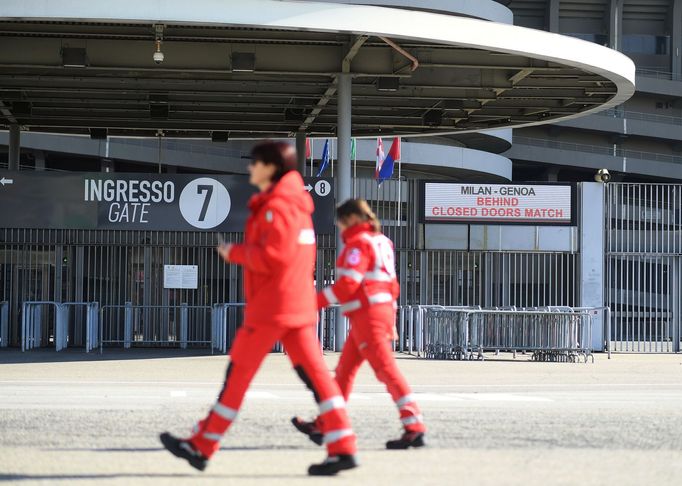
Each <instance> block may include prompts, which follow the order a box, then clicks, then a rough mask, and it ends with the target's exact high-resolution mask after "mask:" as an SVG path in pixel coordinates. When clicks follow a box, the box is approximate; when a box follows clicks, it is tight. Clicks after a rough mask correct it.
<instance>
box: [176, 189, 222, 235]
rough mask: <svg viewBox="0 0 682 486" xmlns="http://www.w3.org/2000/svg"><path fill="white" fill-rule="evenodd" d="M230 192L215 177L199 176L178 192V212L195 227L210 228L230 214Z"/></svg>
mask: <svg viewBox="0 0 682 486" xmlns="http://www.w3.org/2000/svg"><path fill="white" fill-rule="evenodd" d="M231 205H232V202H231V200H230V193H229V192H227V189H225V186H223V185H222V184H221V183H220V182H218V181H217V180H215V179H211V178H209V177H201V178H199V179H194V180H193V181H191V182H190V183H189V184H187V185H186V186H185V188H184V189H183V190H182V193H181V194H180V213H182V217H183V218H185V221H187V222H188V223H189V224H191V225H192V226H194V227H195V228H200V229H211V228H215V227H216V226H218V225H220V224H221V223H222V222H223V221H225V219H226V218H227V215H228V214H230V207H231Z"/></svg>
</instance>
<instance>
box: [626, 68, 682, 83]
mask: <svg viewBox="0 0 682 486" xmlns="http://www.w3.org/2000/svg"><path fill="white" fill-rule="evenodd" d="M636 73H637V74H638V75H639V76H644V77H647V78H656V79H668V80H671V81H681V80H682V74H679V73H671V72H670V71H660V70H658V69H646V68H637V70H636Z"/></svg>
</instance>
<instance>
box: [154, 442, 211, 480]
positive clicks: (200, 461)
mask: <svg viewBox="0 0 682 486" xmlns="http://www.w3.org/2000/svg"><path fill="white" fill-rule="evenodd" d="M159 439H161V443H162V444H163V446H164V447H165V448H166V449H168V451H169V452H170V453H171V454H173V455H174V456H175V457H179V458H181V459H185V460H186V461H187V462H189V464H190V465H191V466H192V467H193V468H194V469H198V470H199V471H203V470H204V469H206V466H207V465H208V458H206V457H204V456H203V454H202V453H201V452H199V451H198V450H196V449H195V448H194V447H192V445H191V444H190V443H189V442H187V441H186V440H181V439H178V438H177V437H173V436H172V435H171V434H169V433H168V432H164V433H163V434H161V435H159Z"/></svg>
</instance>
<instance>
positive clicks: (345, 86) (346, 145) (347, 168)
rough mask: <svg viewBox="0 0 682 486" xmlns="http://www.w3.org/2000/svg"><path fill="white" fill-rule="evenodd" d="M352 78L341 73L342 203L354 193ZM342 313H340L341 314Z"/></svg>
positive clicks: (339, 344) (339, 338) (338, 342)
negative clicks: (351, 148) (352, 173)
mask: <svg viewBox="0 0 682 486" xmlns="http://www.w3.org/2000/svg"><path fill="white" fill-rule="evenodd" d="M352 84H353V81H352V78H351V77H350V75H349V74H345V73H344V74H339V78H338V120H337V126H338V130H337V138H338V144H337V150H338V158H337V175H336V183H337V186H336V201H337V202H338V203H341V202H343V201H345V200H346V199H349V198H350V197H351V194H352V181H351V160H350V143H351V113H352V98H351V91H352ZM342 246H343V245H342V244H341V241H339V243H338V247H337V248H338V251H339V252H340V251H341V249H342ZM339 315H340V314H339ZM338 324H339V323H338V321H337V326H336V330H335V332H336V339H335V340H334V343H335V348H336V351H341V349H342V348H343V344H344V343H345V342H346V335H345V331H346V326H340V325H338Z"/></svg>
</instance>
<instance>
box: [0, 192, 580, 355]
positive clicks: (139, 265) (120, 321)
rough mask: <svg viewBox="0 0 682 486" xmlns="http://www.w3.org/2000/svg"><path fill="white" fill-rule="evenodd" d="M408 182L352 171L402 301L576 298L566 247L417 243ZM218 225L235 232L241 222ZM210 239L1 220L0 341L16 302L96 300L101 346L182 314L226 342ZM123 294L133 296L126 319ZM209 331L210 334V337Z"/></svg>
mask: <svg viewBox="0 0 682 486" xmlns="http://www.w3.org/2000/svg"><path fill="white" fill-rule="evenodd" d="M417 189H418V181H416V180H401V181H398V180H388V181H385V182H384V183H383V184H381V185H380V186H379V185H377V183H376V181H375V180H373V179H356V180H355V181H354V190H355V193H356V195H357V196H359V197H364V198H366V199H368V200H369V202H370V204H371V205H372V207H373V209H374V210H375V212H376V213H377V215H378V217H379V218H380V220H381V222H382V224H383V227H384V231H385V232H386V234H387V235H388V236H389V237H390V238H391V239H392V240H393V241H394V243H395V247H396V264H397V272H398V276H399V280H400V284H401V295H400V301H399V303H400V304H401V305H418V304H427V303H428V304H439V305H447V306H453V305H460V306H461V305H465V306H470V305H471V306H483V307H495V306H512V305H515V306H520V307H532V306H547V305H569V306H573V305H576V296H577V295H578V292H577V289H578V285H579V284H578V282H579V278H578V274H577V262H578V254H577V253H575V252H563V253H562V252H533V251H525V252H496V251H465V250H425V249H423V244H424V243H423V234H422V233H423V227H422V226H421V225H419V224H418V208H419V204H418V203H417V202H418V199H419V195H418V190H417ZM223 237H224V238H225V240H226V241H228V242H237V241H239V240H240V238H241V234H238V233H231V234H227V235H223ZM215 244H216V234H215V233H212V232H203V233H202V232H189V231H187V232H168V231H114V230H106V231H105V230H97V231H95V230H36V229H32V230H29V229H7V228H3V229H0V300H2V301H6V302H7V303H8V304H7V305H8V310H7V319H6V320H5V322H6V324H7V332H6V333H3V336H2V338H0V339H2V341H0V342H2V343H3V345H4V343H7V344H8V345H10V346H21V343H22V339H23V338H22V336H23V334H22V326H21V323H22V319H23V316H22V304H23V303H24V302H33V301H46V302H55V303H57V302H98V303H99V304H100V309H101V318H100V323H101V329H100V330H99V332H100V333H101V334H100V336H99V337H100V340H99V341H98V342H99V344H100V345H101V346H112V345H122V346H123V345H125V343H127V342H128V343H130V345H131V346H143V345H150V346H158V347H172V346H179V345H180V343H184V342H185V339H184V337H183V335H182V334H181V333H182V330H183V329H184V327H183V325H182V322H183V318H186V321H187V332H188V335H187V339H186V341H187V345H188V346H206V347H208V346H213V349H216V350H223V349H229V347H230V345H231V341H232V339H233V336H234V333H235V332H236V329H237V327H238V326H239V325H240V324H241V321H242V310H241V308H240V307H239V306H231V307H228V308H227V310H226V311H225V312H226V314H225V317H224V319H225V320H226V321H225V322H227V326H226V331H225V332H226V334H225V336H219V337H216V334H215V332H214V334H213V337H212V336H211V329H212V328H213V321H212V319H213V317H212V315H213V306H214V304H215V303H222V302H225V303H236V302H243V301H244V296H243V291H242V271H241V269H240V268H239V267H236V266H234V265H226V264H225V263H224V262H223V261H222V260H221V259H220V258H219V257H218V255H217V254H216V252H215ZM337 247H338V245H337V239H336V235H335V234H326V235H318V254H317V263H316V271H315V281H316V286H317V288H318V290H319V289H321V288H323V287H324V286H325V285H329V284H331V283H332V282H334V279H335V275H334V273H335V269H334V266H335V259H336V252H337ZM164 265H197V266H198V268H199V274H198V287H197V289H192V290H189V289H166V288H164V286H163V284H162V282H163V266H164ZM126 303H129V304H128V307H130V306H132V308H133V310H132V311H128V312H132V314H130V315H129V316H128V321H126ZM183 304H184V305H186V306H187V309H186V310H185V311H183V309H182V305H183ZM40 312H41V319H40V325H41V332H40V340H39V342H40V345H42V346H52V344H53V340H54V322H55V319H56V316H55V315H54V312H55V310H54V308H50V307H45V308H43V309H41V310H40ZM183 312H185V313H186V314H184V316H185V317H183ZM69 319H70V322H69V341H68V346H69V347H86V346H87V344H88V343H87V335H86V334H87V332H86V331H87V329H88V328H87V326H86V314H85V311H83V310H82V309H73V310H71V311H70V318H69ZM220 319H223V317H220ZM337 321H339V322H342V323H345V320H344V319H343V318H342V317H341V316H337V311H332V312H327V313H325V315H324V316H323V318H322V321H321V326H320V328H319V336H320V340H321V342H322V343H323V346H324V347H325V348H326V349H335V348H337V347H338V343H339V342H341V340H340V339H338V338H339V337H340V336H337V335H336V334H335V333H334V332H333V330H334V329H335V328H336V326H335V323H336V322H337ZM126 322H128V323H129V324H128V338H126ZM43 328H44V329H43ZM214 338H215V339H219V340H220V341H219V342H213V343H212V340H213V339H214ZM211 343H212V344H211Z"/></svg>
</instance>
